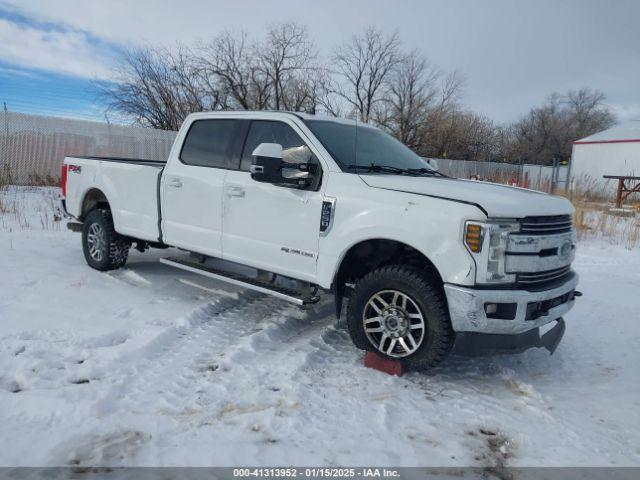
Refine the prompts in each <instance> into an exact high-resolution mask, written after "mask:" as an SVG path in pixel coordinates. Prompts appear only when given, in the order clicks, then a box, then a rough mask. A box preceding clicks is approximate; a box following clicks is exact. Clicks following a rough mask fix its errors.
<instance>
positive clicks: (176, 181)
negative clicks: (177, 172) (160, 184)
mask: <svg viewBox="0 0 640 480" xmlns="http://www.w3.org/2000/svg"><path fill="white" fill-rule="evenodd" d="M167 185H169V186H170V187H174V188H181V187H182V182H181V181H180V179H179V178H172V179H171V180H169V183H168V184H167Z"/></svg>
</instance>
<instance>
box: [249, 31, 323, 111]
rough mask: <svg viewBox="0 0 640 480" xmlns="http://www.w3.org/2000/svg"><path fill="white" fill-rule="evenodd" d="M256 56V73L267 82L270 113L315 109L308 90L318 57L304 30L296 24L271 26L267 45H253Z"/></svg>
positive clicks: (311, 95) (264, 43)
mask: <svg viewBox="0 0 640 480" xmlns="http://www.w3.org/2000/svg"><path fill="white" fill-rule="evenodd" d="M255 56H256V59H257V64H258V68H259V70H260V71H261V73H262V74H263V75H264V76H265V78H267V79H268V80H269V82H270V86H271V90H272V93H273V95H272V99H271V107H272V108H273V109H275V110H306V109H311V110H313V109H314V108H315V105H313V101H312V100H313V97H314V95H313V94H312V91H311V90H312V89H310V88H308V87H309V80H312V79H313V76H312V75H311V72H312V71H313V70H315V69H316V68H317V66H316V65H315V62H316V60H317V56H318V54H317V52H316V48H315V45H314V44H313V42H311V40H310V39H309V35H308V33H307V28H306V27H304V26H302V25H299V24H297V23H295V22H288V23H282V24H278V25H274V26H272V27H271V28H269V31H268V32H267V38H266V41H265V42H263V43H258V44H256V47H255ZM311 84H313V81H311Z"/></svg>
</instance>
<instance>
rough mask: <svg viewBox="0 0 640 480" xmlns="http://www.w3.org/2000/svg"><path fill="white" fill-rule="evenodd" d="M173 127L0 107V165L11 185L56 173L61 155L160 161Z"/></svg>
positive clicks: (166, 150)
mask: <svg viewBox="0 0 640 480" xmlns="http://www.w3.org/2000/svg"><path fill="white" fill-rule="evenodd" d="M175 136H176V132H168V131H164V130H153V129H149V128H140V127H128V126H121V125H111V124H108V123H100V122H89V121H86V120H72V119H66V118H57V117H43V116H39V115H28V114H24V113H14V112H6V111H5V112H0V169H4V170H6V169H9V170H10V171H11V174H12V176H13V178H12V181H13V182H14V183H16V184H30V183H34V179H36V178H37V177H40V178H42V177H45V176H47V175H50V176H53V177H58V176H59V174H60V165H61V164H62V160H63V159H64V157H65V156H68V155H78V156H105V157H127V158H128V157H131V158H146V159H150V160H165V159H166V158H167V157H168V156H169V151H170V150H171V146H172V145H173V139H174V138H175Z"/></svg>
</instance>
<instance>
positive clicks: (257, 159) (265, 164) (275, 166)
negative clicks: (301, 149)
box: [249, 143, 283, 183]
mask: <svg viewBox="0 0 640 480" xmlns="http://www.w3.org/2000/svg"><path fill="white" fill-rule="evenodd" d="M252 155H253V160H252V162H251V167H249V171H250V172H251V178H252V179H254V180H255V181H256V182H265V183H281V182H282V180H283V179H282V145H280V144H279V143H261V144H260V145H258V146H257V147H256V149H255V150H254V151H253V153H252Z"/></svg>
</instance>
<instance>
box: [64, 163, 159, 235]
mask: <svg viewBox="0 0 640 480" xmlns="http://www.w3.org/2000/svg"><path fill="white" fill-rule="evenodd" d="M64 163H65V165H67V195H66V208H67V211H68V212H69V213H70V214H71V215H73V216H74V217H76V218H79V219H82V217H83V216H84V215H86V213H87V207H88V206H90V205H91V204H92V203H94V204H95V199H100V198H104V199H106V201H107V202H108V204H109V206H110V208H111V213H112V215H113V223H114V226H115V229H116V231H117V232H118V233H120V234H122V235H127V236H130V237H133V238H136V239H140V240H147V241H159V240H160V239H161V235H160V229H159V199H158V191H159V188H158V187H159V182H160V176H161V174H162V170H163V168H164V165H165V163H164V162H158V161H150V160H133V159H121V158H102V157H66V158H65V160H64Z"/></svg>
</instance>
